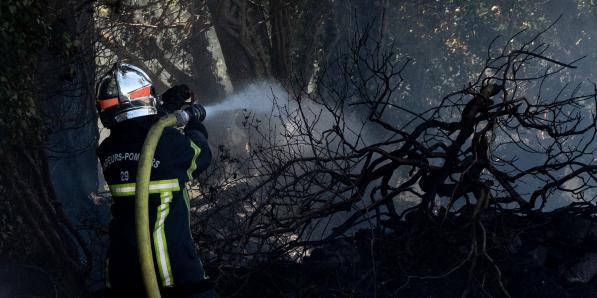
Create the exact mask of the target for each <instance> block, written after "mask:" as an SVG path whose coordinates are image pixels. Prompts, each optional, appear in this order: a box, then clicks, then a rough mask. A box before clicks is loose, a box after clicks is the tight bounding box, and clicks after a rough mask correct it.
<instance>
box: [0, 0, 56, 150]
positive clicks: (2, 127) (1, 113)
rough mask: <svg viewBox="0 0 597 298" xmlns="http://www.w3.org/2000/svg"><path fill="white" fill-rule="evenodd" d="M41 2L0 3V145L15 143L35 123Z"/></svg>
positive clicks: (42, 41)
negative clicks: (35, 83) (35, 81)
mask: <svg viewBox="0 0 597 298" xmlns="http://www.w3.org/2000/svg"><path fill="white" fill-rule="evenodd" d="M44 4H45V3H44V2H41V1H31V0H3V1H1V2H0V20H1V21H0V53H2V55H0V65H2V68H0V69H1V70H0V100H1V101H2V102H1V107H0V144H1V145H6V144H14V143H16V142H18V140H19V139H21V138H23V134H24V133H27V134H32V133H33V136H35V137H39V136H38V135H37V132H34V131H31V129H30V128H31V127H32V124H34V123H36V121H37V120H36V114H37V113H36V106H35V100H34V96H35V94H34V92H35V90H34V86H33V85H34V76H35V70H36V63H37V61H38V59H37V56H38V52H39V49H40V48H43V47H44V46H45V45H46V44H47V42H48V39H47V37H46V36H47V34H46V33H47V32H48V29H49V27H48V25H47V22H46V20H45V19H44V14H43V13H42V12H43V8H44V6H45V5H44Z"/></svg>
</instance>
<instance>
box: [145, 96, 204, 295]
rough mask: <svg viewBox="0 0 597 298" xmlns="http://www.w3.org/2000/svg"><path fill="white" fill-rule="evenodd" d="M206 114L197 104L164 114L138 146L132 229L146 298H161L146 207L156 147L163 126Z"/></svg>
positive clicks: (181, 123)
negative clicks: (135, 235)
mask: <svg viewBox="0 0 597 298" xmlns="http://www.w3.org/2000/svg"><path fill="white" fill-rule="evenodd" d="M205 116H206V113H205V108H203V106H201V105H199V104H193V105H191V106H190V107H188V108H186V109H184V110H179V111H176V112H174V113H172V114H168V115H166V116H163V117H161V118H160V119H159V120H158V121H157V122H156V123H155V124H153V125H152V126H151V128H150V129H149V132H148V133H147V137H146V138H145V142H144V143H143V147H142V148H141V156H140V158H139V165H138V168H137V181H136V182H137V183H136V186H135V228H136V234H137V244H138V245H137V246H138V252H139V262H140V264H141V274H142V278H143V286H144V287H145V293H146V294H147V297H149V298H160V289H159V286H158V280H157V277H156V273H155V267H154V264H153V252H152V250H151V238H150V229H149V210H148V208H149V181H150V178H151V168H152V161H153V156H154V154H155V149H156V147H157V145H158V142H159V140H160V137H161V136H162V132H163V131H164V129H165V128H166V127H170V126H175V125H176V126H184V125H185V124H186V123H187V122H189V121H191V120H199V121H203V120H204V119H205Z"/></svg>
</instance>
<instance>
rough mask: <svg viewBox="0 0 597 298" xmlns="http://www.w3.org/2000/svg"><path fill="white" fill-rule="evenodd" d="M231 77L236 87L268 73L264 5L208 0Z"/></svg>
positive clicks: (266, 76)
mask: <svg viewBox="0 0 597 298" xmlns="http://www.w3.org/2000/svg"><path fill="white" fill-rule="evenodd" d="M207 4H208V7H209V10H210V14H211V19H212V23H213V24H214V28H215V31H216V35H217V36H218V40H219V42H220V46H221V48H222V54H223V55H224V61H225V62H226V68H227V69H228V75H229V76H230V81H231V82H232V86H233V87H234V88H235V89H239V88H243V87H245V86H246V85H248V84H249V83H251V82H253V81H256V80H262V79H268V78H270V77H271V65H270V60H271V59H270V48H271V46H270V44H269V36H268V33H267V27H266V22H265V18H264V15H263V8H262V7H261V6H259V5H258V4H255V3H253V2H252V1H247V0H241V1H232V0H222V1H215V0H208V1H207Z"/></svg>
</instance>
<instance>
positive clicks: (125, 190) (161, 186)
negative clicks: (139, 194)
mask: <svg viewBox="0 0 597 298" xmlns="http://www.w3.org/2000/svg"><path fill="white" fill-rule="evenodd" d="M108 187H110V192H111V193H112V196H113V197H127V196H134V195H135V183H122V184H114V185H108ZM179 190H180V185H179V184H178V179H166V180H157V181H150V182H149V193H150V194H155V193H163V192H174V191H179Z"/></svg>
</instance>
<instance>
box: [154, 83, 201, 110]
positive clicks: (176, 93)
mask: <svg viewBox="0 0 597 298" xmlns="http://www.w3.org/2000/svg"><path fill="white" fill-rule="evenodd" d="M194 96H195V95H194V94H193V91H192V90H191V88H189V86H187V85H184V84H182V85H176V86H174V87H172V88H170V89H168V90H166V92H164V94H162V101H163V102H164V103H163V104H162V113H164V114H169V113H172V112H174V111H177V110H180V109H181V108H182V107H183V106H184V105H185V104H187V103H188V102H187V100H188V99H189V98H190V101H193V100H194Z"/></svg>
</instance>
